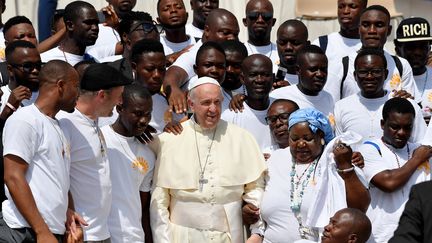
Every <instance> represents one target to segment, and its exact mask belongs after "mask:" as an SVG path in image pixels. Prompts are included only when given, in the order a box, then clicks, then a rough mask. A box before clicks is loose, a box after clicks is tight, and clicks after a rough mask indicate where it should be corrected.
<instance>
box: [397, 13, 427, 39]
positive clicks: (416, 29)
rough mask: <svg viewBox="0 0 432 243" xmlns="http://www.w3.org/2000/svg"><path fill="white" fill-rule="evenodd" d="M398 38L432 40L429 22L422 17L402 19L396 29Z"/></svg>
mask: <svg viewBox="0 0 432 243" xmlns="http://www.w3.org/2000/svg"><path fill="white" fill-rule="evenodd" d="M396 40H397V41H398V42H411V41H424V40H426V41H432V36H431V32H430V25H429V22H428V21H427V20H426V19H424V18H420V17H413V18H407V19H404V20H402V21H401V23H400V24H399V26H398V28H397V30H396Z"/></svg>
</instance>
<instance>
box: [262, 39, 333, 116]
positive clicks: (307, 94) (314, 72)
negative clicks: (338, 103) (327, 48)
mask: <svg viewBox="0 0 432 243" xmlns="http://www.w3.org/2000/svg"><path fill="white" fill-rule="evenodd" d="M327 64H328V62H327V57H326V55H325V54H324V52H323V50H322V49H321V48H319V47H318V46H315V45H309V46H305V47H304V48H303V49H302V50H301V51H300V52H299V53H298V54H297V70H298V71H297V74H298V79H299V83H298V84H297V85H290V86H286V87H282V88H279V89H275V90H273V91H272V92H271V93H270V97H272V98H274V99H289V100H292V101H294V102H295V103H297V105H298V106H299V107H300V109H303V108H309V107H312V108H315V109H317V110H319V111H321V112H322V113H323V114H324V115H325V116H327V117H328V118H329V120H330V122H331V123H332V124H333V118H332V116H333V115H332V113H333V107H334V101H333V97H332V96H331V95H330V94H329V93H328V92H327V91H325V90H323V88H324V85H325V84H326V82H327Z"/></svg>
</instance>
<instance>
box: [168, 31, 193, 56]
mask: <svg viewBox="0 0 432 243" xmlns="http://www.w3.org/2000/svg"><path fill="white" fill-rule="evenodd" d="M188 38H189V39H188V40H187V41H184V42H180V43H174V42H171V41H169V40H168V39H167V38H166V36H164V35H163V36H161V37H160V42H161V43H162V45H163V47H164V52H165V55H166V56H167V55H170V54H173V53H175V52H179V51H181V50H183V49H184V48H186V47H187V46H190V45H193V44H195V43H196V41H195V38H193V37H191V36H188Z"/></svg>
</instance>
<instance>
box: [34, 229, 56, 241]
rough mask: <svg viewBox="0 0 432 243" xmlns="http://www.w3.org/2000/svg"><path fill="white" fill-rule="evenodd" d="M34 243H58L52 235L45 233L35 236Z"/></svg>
mask: <svg viewBox="0 0 432 243" xmlns="http://www.w3.org/2000/svg"><path fill="white" fill-rule="evenodd" d="M36 242H43V243H58V240H57V239H56V238H55V237H54V235H53V233H51V232H49V231H47V232H44V233H41V234H37V235H36Z"/></svg>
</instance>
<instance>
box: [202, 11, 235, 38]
mask: <svg viewBox="0 0 432 243" xmlns="http://www.w3.org/2000/svg"><path fill="white" fill-rule="evenodd" d="M239 32H240V28H239V25H238V21H237V18H236V17H235V16H234V14H233V13H231V12H230V11H228V10H226V9H223V8H218V9H214V10H212V11H211V12H210V14H209V15H208V17H207V20H206V22H205V25H204V34H203V42H206V41H215V42H222V41H225V40H237V39H238V34H239Z"/></svg>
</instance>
